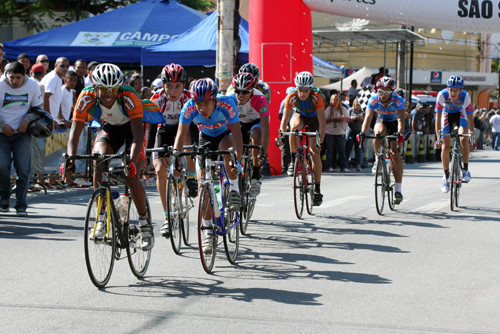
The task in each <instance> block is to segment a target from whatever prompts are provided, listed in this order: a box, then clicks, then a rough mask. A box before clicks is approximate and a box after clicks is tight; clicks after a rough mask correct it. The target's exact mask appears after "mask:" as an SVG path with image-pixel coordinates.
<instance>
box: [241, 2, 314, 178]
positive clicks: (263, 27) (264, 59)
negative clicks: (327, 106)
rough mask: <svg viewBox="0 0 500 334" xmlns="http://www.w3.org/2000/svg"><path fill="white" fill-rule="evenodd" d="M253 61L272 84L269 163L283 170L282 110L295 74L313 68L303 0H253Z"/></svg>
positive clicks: (308, 20)
mask: <svg viewBox="0 0 500 334" xmlns="http://www.w3.org/2000/svg"><path fill="white" fill-rule="evenodd" d="M249 21H250V25H249V26H250V62H252V63H255V64H256V65H257V66H259V68H260V73H261V74H260V79H261V80H263V81H265V82H267V83H268V84H269V86H270V87H271V105H270V106H269V107H270V113H271V125H270V143H269V163H270V165H271V166H272V167H274V168H275V169H276V171H277V172H278V174H279V173H280V171H281V151H280V150H279V148H278V147H276V145H275V144H274V138H275V137H276V136H277V134H278V130H279V125H280V121H279V119H278V112H279V107H280V103H281V101H282V100H283V99H284V98H285V96H286V94H285V91H286V89H287V88H288V87H289V86H293V85H294V84H293V79H294V78H295V75H296V74H297V73H299V72H302V71H309V72H311V73H312V71H313V61H312V22H311V11H310V10H309V8H308V7H307V6H306V5H305V4H304V3H303V2H302V0H252V1H251V6H250V10H249Z"/></svg>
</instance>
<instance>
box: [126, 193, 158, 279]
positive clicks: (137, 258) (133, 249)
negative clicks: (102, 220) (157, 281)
mask: <svg viewBox="0 0 500 334" xmlns="http://www.w3.org/2000/svg"><path fill="white" fill-rule="evenodd" d="M129 203H130V204H129V220H128V221H129V228H128V247H127V257H128V264H129V265H130V270H132V273H133V274H134V275H135V276H136V277H137V278H141V277H144V275H145V274H146V271H147V270H148V267H149V263H150V261H151V249H150V250H147V251H144V250H142V248H141V244H142V240H141V239H140V238H139V237H138V234H139V227H138V224H139V213H138V212H137V208H136V207H135V204H133V203H132V201H131V200H130V201H129ZM146 208H147V212H148V217H149V219H152V218H151V208H150V206H149V201H148V200H147V198H146Z"/></svg>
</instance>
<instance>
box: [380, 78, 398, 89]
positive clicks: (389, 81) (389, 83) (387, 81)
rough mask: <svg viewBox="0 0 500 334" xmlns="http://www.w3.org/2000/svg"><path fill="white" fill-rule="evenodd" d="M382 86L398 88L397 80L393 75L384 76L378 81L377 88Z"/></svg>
mask: <svg viewBox="0 0 500 334" xmlns="http://www.w3.org/2000/svg"><path fill="white" fill-rule="evenodd" d="M382 87H384V88H389V89H391V90H394V89H395V88H396V81H394V79H393V78H391V77H382V78H380V79H379V80H378V82H377V88H382Z"/></svg>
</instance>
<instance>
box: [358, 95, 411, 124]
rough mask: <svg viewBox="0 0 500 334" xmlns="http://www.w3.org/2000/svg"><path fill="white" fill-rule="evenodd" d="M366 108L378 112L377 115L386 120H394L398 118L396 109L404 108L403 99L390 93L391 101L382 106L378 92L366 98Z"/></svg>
mask: <svg viewBox="0 0 500 334" xmlns="http://www.w3.org/2000/svg"><path fill="white" fill-rule="evenodd" d="M366 109H367V110H373V111H375V112H377V113H378V117H380V118H381V119H382V120H384V121H386V122H394V121H396V120H397V119H398V111H399V110H405V100H404V99H403V98H402V97H401V96H399V95H398V94H395V93H392V95H391V101H390V102H389V104H388V105H387V107H386V106H384V105H383V104H382V101H381V100H380V96H379V95H378V94H375V95H373V96H372V97H370V99H369V100H368V105H367V106H366Z"/></svg>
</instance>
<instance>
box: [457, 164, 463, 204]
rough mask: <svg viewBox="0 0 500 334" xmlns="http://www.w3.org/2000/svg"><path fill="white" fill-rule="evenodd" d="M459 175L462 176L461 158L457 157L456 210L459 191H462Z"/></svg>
mask: <svg viewBox="0 0 500 334" xmlns="http://www.w3.org/2000/svg"><path fill="white" fill-rule="evenodd" d="M460 175H463V171H462V157H461V156H459V158H458V163H457V185H456V187H455V207H457V208H458V202H459V200H460V189H462V178H461V177H460Z"/></svg>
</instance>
